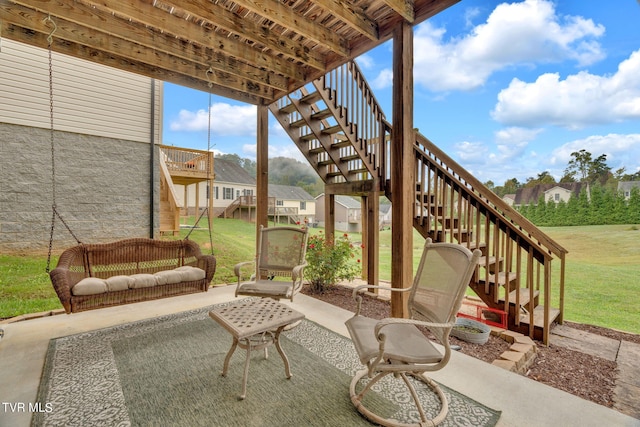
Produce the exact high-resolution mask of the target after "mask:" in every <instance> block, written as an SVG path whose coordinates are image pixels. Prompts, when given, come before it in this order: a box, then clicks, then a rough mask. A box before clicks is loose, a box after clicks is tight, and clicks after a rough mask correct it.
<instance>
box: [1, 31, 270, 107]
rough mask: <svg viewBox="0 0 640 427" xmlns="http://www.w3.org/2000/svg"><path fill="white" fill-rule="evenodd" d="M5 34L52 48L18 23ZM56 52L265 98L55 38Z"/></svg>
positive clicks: (250, 99)
mask: <svg viewBox="0 0 640 427" xmlns="http://www.w3.org/2000/svg"><path fill="white" fill-rule="evenodd" d="M1 35H2V37H7V38H10V39H11V40H15V41H18V42H22V43H26V44H29V45H32V46H38V47H42V48H45V49H46V48H47V45H48V42H47V35H48V33H46V34H45V33H40V32H36V31H33V30H31V29H28V28H22V27H20V26H18V25H14V24H7V23H3V25H2V34H1ZM52 50H53V51H55V52H58V53H63V54H65V55H69V56H73V57H75V58H80V59H85V60H87V61H91V62H95V63H98V64H103V65H106V66H108V67H113V68H118V69H120V70H124V71H128V72H131V73H137V74H141V75H143V76H147V77H151V78H155V79H158V80H162V81H167V82H174V83H176V84H178V85H181V86H185V87H190V88H192V89H196V90H200V91H203V92H211V93H212V94H214V95H219V96H222V97H225V98H229V99H235V100H236V101H241V102H246V103H249V104H254V105H257V104H259V103H260V102H261V100H262V98H260V97H258V96H256V95H251V94H249V93H247V92H245V91H238V90H233V89H230V88H228V87H224V86H220V85H213V87H211V88H210V87H209V85H208V82H207V81H206V80H202V79H200V78H195V77H192V76H187V75H183V74H180V73H178V72H176V71H174V70H172V69H168V70H167V69H164V68H160V67H158V66H154V65H149V64H145V63H142V62H140V61H135V60H132V59H130V58H123V57H120V56H118V55H112V54H108V53H106V52H103V51H101V50H98V49H95V48H92V47H89V46H83V45H79V44H76V43H73V42H69V41H67V40H62V39H59V38H55V37H54V38H53V43H52ZM54 66H55V64H54Z"/></svg>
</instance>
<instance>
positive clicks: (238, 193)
mask: <svg viewBox="0 0 640 427" xmlns="http://www.w3.org/2000/svg"><path fill="white" fill-rule="evenodd" d="M238 197H240V190H236V199H237V198H238Z"/></svg>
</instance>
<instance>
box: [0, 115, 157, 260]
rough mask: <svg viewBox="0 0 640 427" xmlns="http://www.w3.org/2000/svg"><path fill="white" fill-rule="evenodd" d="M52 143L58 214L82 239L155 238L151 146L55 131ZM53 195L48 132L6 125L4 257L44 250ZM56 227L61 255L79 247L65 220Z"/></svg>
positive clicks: (0, 245)
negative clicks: (151, 190)
mask: <svg viewBox="0 0 640 427" xmlns="http://www.w3.org/2000/svg"><path fill="white" fill-rule="evenodd" d="M54 143H55V168H56V205H57V209H58V211H59V212H60V214H61V215H62V217H63V218H64V219H65V221H66V222H67V224H68V225H69V227H70V228H71V230H72V231H73V232H74V233H75V235H76V236H77V237H78V239H79V240H80V241H82V242H83V243H94V242H105V241H112V240H117V239H122V238H128V237H149V235H150V226H149V224H150V218H151V215H150V188H149V186H150V179H151V174H150V166H149V145H148V144H145V143H140V142H133V141H126V140H120V139H110V138H104V137H98V136H91V135H81V134H75V133H68V132H55V134H54ZM155 156H156V161H155V166H156V167H155V170H154V171H153V174H152V175H153V180H154V202H155V203H154V205H155V206H154V207H153V209H154V215H153V217H154V235H157V232H158V224H159V220H158V215H159V209H158V205H159V187H160V184H159V178H158V166H157V165H158V162H157V156H158V151H157V149H156V153H155ZM52 194H53V193H52V185H51V145H50V131H49V130H47V129H40V128H34V127H25V126H18V125H11V124H5V123H0V253H4V254H9V253H16V252H31V251H36V252H40V251H46V249H47V248H48V244H49V233H50V226H51V213H52V209H51V207H52V197H53V196H52ZM55 230H56V231H55V234H54V250H55V251H56V252H59V251H60V250H62V249H64V248H66V247H68V246H71V245H74V244H75V240H74V239H73V237H72V236H71V235H70V234H69V232H68V231H67V230H66V228H65V227H64V225H63V224H62V223H61V222H60V221H59V220H56V225H55Z"/></svg>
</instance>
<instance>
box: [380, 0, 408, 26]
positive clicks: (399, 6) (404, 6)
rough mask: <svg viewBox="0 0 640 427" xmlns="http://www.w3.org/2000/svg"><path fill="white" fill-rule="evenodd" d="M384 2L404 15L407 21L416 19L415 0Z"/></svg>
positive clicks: (385, 0)
mask: <svg viewBox="0 0 640 427" xmlns="http://www.w3.org/2000/svg"><path fill="white" fill-rule="evenodd" d="M383 1H384V3H385V4H386V5H387V6H389V7H390V8H391V9H393V10H395V11H396V13H397V14H398V15H400V16H402V17H403V18H404V19H405V20H406V21H407V22H413V21H415V19H416V17H415V10H414V4H415V2H414V0H383Z"/></svg>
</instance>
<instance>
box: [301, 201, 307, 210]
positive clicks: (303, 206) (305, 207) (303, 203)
mask: <svg viewBox="0 0 640 427" xmlns="http://www.w3.org/2000/svg"><path fill="white" fill-rule="evenodd" d="M300 210H301V211H305V210H307V202H304V201H301V202H300Z"/></svg>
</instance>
